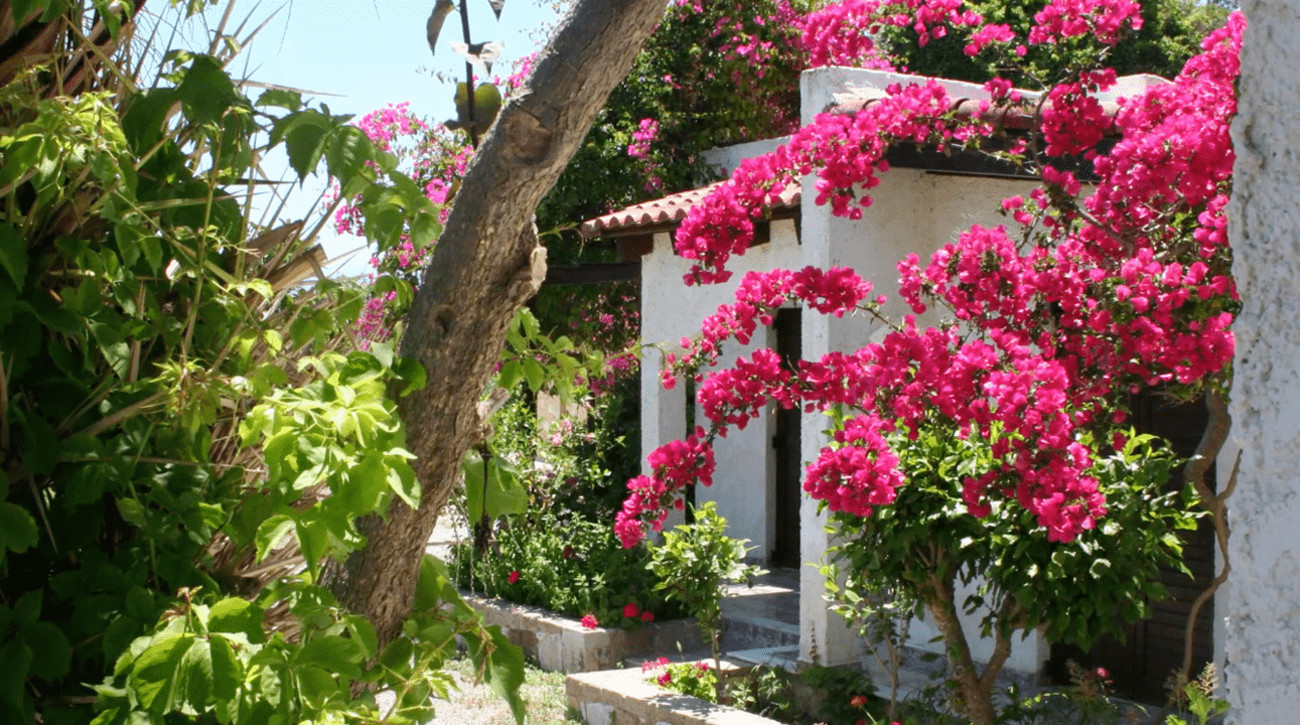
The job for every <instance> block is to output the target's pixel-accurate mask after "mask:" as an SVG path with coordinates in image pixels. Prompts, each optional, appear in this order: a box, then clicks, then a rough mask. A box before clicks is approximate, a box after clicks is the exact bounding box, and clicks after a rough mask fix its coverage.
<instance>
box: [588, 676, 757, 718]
mask: <svg viewBox="0 0 1300 725" xmlns="http://www.w3.org/2000/svg"><path fill="white" fill-rule="evenodd" d="M564 689H565V692H566V693H567V694H568V697H569V707H571V708H572V709H574V710H576V711H578V712H579V713H581V714H582V720H583V722H585V723H587V725H780V723H779V721H777V720H772V719H770V718H766V717H762V716H759V715H754V714H752V713H748V712H745V711H743V710H736V709H735V708H730V707H725V706H723V705H715V704H713V703H711V702H706V701H704V700H701V699H699V698H698V697H691V696H689V695H682V694H680V693H676V692H669V691H667V690H664V689H661V688H659V687H657V686H655V685H653V684H651V683H649V682H647V681H646V676H645V675H643V674H642V673H641V672H640V671H639V670H635V669H627V670H609V671H606V672H587V673H583V674H576V675H569V676H568V677H567V678H565V680H564Z"/></svg>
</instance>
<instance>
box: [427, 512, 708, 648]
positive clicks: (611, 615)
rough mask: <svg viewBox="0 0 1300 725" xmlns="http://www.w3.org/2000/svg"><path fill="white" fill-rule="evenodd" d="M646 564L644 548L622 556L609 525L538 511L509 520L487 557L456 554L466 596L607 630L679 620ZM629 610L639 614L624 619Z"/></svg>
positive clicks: (463, 549)
mask: <svg viewBox="0 0 1300 725" xmlns="http://www.w3.org/2000/svg"><path fill="white" fill-rule="evenodd" d="M648 561H649V553H648V552H647V551H646V550H645V548H644V547H637V548H634V549H624V548H623V547H622V546H621V545H620V544H619V541H618V538H617V537H615V536H614V533H613V531H612V530H611V528H610V526H609V524H608V522H603V521H602V522H597V521H585V520H581V519H570V520H563V519H560V518H558V517H557V516H555V515H553V514H548V513H546V512H544V511H537V510H536V509H532V513H530V514H529V515H526V516H516V517H510V518H508V519H506V521H505V522H504V523H503V524H502V525H501V526H500V527H498V528H497V529H496V530H495V541H494V544H493V546H492V548H491V549H490V550H489V551H487V552H485V553H483V554H477V553H475V551H474V547H473V546H472V545H470V544H462V545H460V546H458V547H457V548H456V549H455V551H454V553H453V562H454V564H453V565H454V567H455V571H456V580H457V582H458V583H459V584H460V585H461V586H462V587H464V588H466V589H469V590H471V591H476V592H483V593H485V594H487V595H489V596H499V597H503V598H505V599H508V600H510V601H512V602H518V603H520V604H532V605H535V606H539V607H544V608H546V609H549V610H551V611H554V612H559V613H560V614H565V615H568V616H571V617H581V616H584V615H586V614H593V615H595V617H596V619H597V620H598V621H599V622H600V623H601V624H602V625H603V626H606V627H620V626H622V627H635V626H638V625H640V624H641V622H642V620H641V618H640V613H641V612H650V613H651V615H652V616H653V618H654V619H655V620H660V619H672V618H676V617H679V616H682V610H681V607H679V606H676V605H674V604H672V603H669V602H667V601H666V600H665V598H664V596H663V595H662V594H661V593H658V592H656V591H655V589H654V586H655V584H656V583H657V582H658V580H657V579H656V578H655V577H654V576H652V575H650V573H649V572H648V571H647V570H646V564H647V562H648ZM516 572H517V575H516V576H515V577H514V578H515V581H514V582H511V581H510V579H511V578H512V576H511V575H512V574H514V573H516ZM629 603H634V604H635V605H636V608H637V615H635V616H632V617H627V616H624V608H625V607H626V606H627V605H628V604H629Z"/></svg>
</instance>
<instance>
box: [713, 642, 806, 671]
mask: <svg viewBox="0 0 1300 725" xmlns="http://www.w3.org/2000/svg"><path fill="white" fill-rule="evenodd" d="M727 657H728V658H730V659H732V660H735V661H737V662H745V663H748V664H751V665H761V666H764V667H779V668H781V669H783V670H785V671H786V672H796V671H798V665H799V645H798V644H793V645H783V646H781V647H759V648H756V649H742V650H733V651H730V652H727Z"/></svg>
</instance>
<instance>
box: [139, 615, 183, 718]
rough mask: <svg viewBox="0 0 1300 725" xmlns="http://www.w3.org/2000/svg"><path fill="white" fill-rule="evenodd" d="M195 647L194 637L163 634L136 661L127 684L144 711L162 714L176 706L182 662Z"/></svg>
mask: <svg viewBox="0 0 1300 725" xmlns="http://www.w3.org/2000/svg"><path fill="white" fill-rule="evenodd" d="M193 646H194V635H192V634H171V635H164V636H162V637H160V638H158V639H155V640H154V641H153V642H152V643H151V644H150V645H149V647H148V648H147V649H146V650H145V651H144V652H142V653H141V654H140V656H139V657H138V658H136V660H135V662H134V663H133V664H132V667H131V674H130V676H129V677H128V678H127V684H128V685H129V686H130V688H131V689H132V690H134V691H135V696H136V699H137V700H139V702H140V705H141V706H142V707H143V708H144V709H145V710H148V711H149V712H152V713H154V714H156V715H161V714H162V713H164V712H166V711H168V710H171V709H172V708H173V706H174V705H175V704H176V703H177V700H178V697H177V696H178V695H179V694H180V693H178V692H177V691H176V689H177V687H176V686H177V684H178V679H179V677H180V673H181V663H182V662H184V660H185V654H186V653H187V652H189V650H190V648H191V647H193Z"/></svg>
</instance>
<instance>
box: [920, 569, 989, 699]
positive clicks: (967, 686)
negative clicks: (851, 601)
mask: <svg viewBox="0 0 1300 725" xmlns="http://www.w3.org/2000/svg"><path fill="white" fill-rule="evenodd" d="M929 584H930V586H929V591H928V592H926V593H925V594H924V595H923V599H924V601H925V605H926V609H927V610H929V612H930V617H931V618H933V619H934V623H935V626H937V627H938V628H939V632H940V633H942V635H943V643H944V646H945V648H946V649H947V651H948V664H949V669H950V675H951V677H952V679H953V681H954V682H956V684H957V693H958V697H959V698H960V700H961V704H962V707H963V708H964V709H965V713H964V714H965V715H966V717H969V718H970V720H971V723H972V725H990V723H992V722H993V719H994V717H995V713H994V711H993V701H992V698H990V697H989V694H990V692H991V691H992V683H991V682H989V683H986V682H985V681H984V678H982V677H980V675H979V673H978V672H977V671H976V670H975V660H974V659H973V658H972V657H971V652H970V645H969V644H968V643H967V641H966V633H965V631H964V630H963V628H962V626H961V619H960V618H959V617H958V614H957V606H956V604H955V603H954V601H953V596H954V591H953V581H952V579H951V578H947V579H945V578H942V577H941V576H939V575H938V574H936V575H934V576H931V577H930V582H929ZM999 644H1001V642H999ZM1007 644H1008V645H1009V644H1010V642H1009V641H1008V643H1007ZM1008 649H1009V647H1008ZM1003 659H1005V655H1003Z"/></svg>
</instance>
